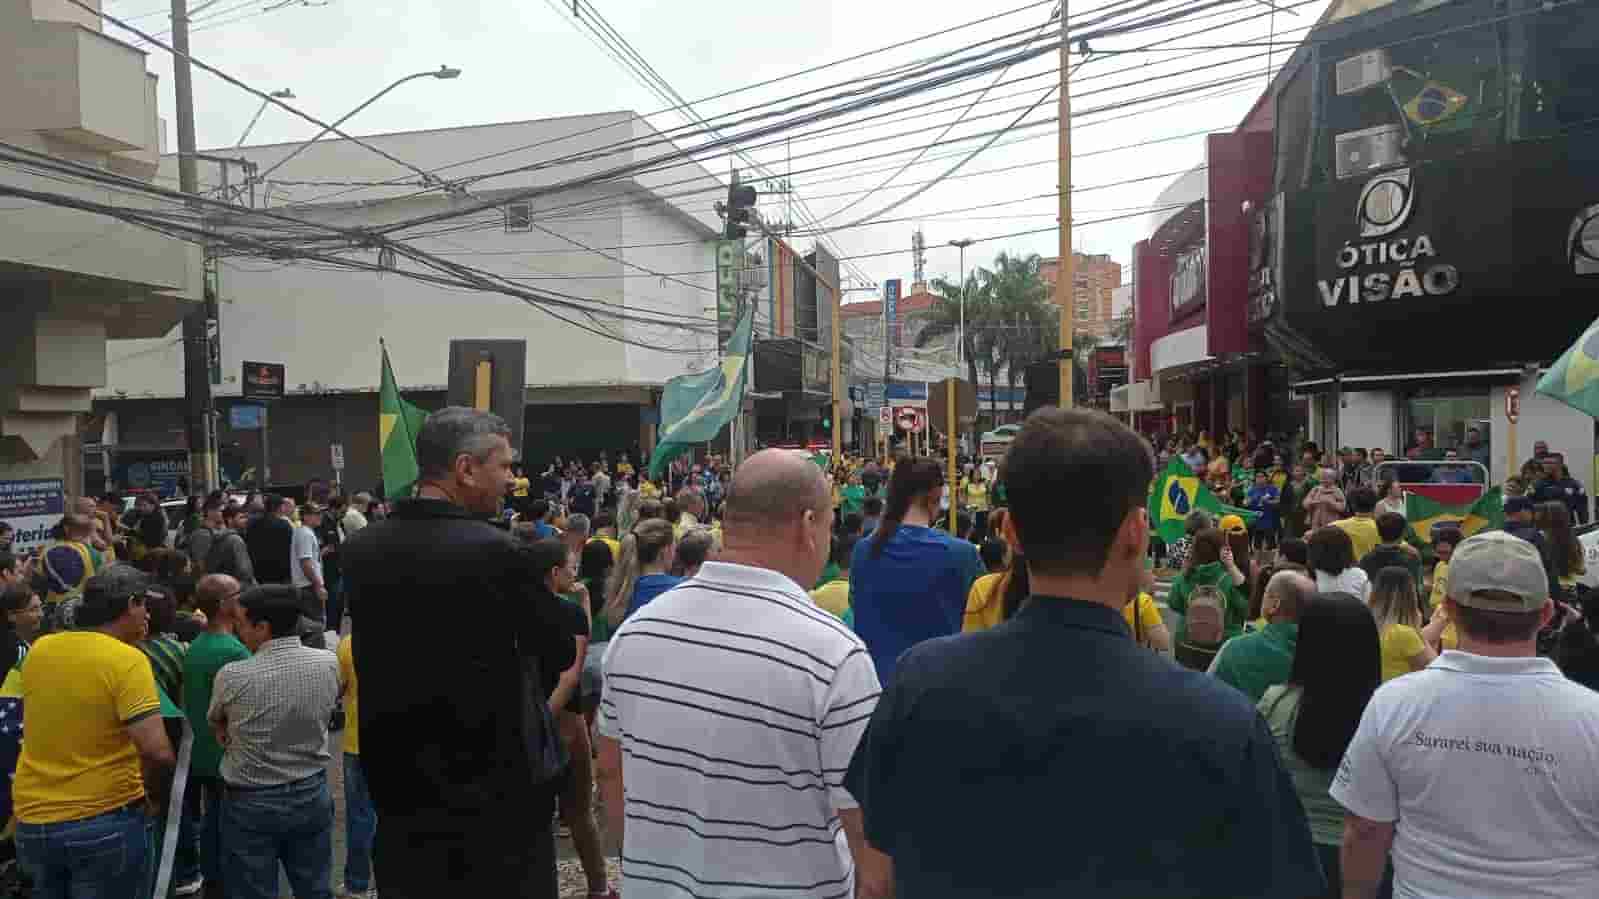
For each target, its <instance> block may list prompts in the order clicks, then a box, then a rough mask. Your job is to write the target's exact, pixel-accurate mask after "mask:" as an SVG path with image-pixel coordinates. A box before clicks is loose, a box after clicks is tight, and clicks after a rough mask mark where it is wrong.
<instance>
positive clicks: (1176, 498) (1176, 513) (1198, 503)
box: [1149, 458, 1257, 543]
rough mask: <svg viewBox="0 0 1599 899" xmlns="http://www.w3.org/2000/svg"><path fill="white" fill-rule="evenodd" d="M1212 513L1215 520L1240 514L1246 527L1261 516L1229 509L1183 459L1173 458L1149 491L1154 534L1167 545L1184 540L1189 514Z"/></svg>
mask: <svg viewBox="0 0 1599 899" xmlns="http://www.w3.org/2000/svg"><path fill="white" fill-rule="evenodd" d="M1196 509H1198V510H1200V511H1202V512H1209V513H1210V515H1211V517H1212V518H1221V517H1222V516H1223V515H1237V516H1239V517H1240V518H1242V519H1244V522H1245V523H1246V524H1248V523H1250V522H1253V521H1254V520H1255V518H1256V517H1257V516H1256V514H1255V513H1254V512H1251V511H1250V510H1248V509H1240V508H1238V507H1237V506H1229V505H1227V504H1226V503H1224V502H1222V501H1221V500H1220V499H1218V498H1217V497H1216V494H1214V493H1212V492H1210V488H1209V487H1206V486H1205V482H1204V481H1202V480H1200V479H1199V477H1198V476H1197V475H1195V474H1194V472H1193V469H1190V468H1189V467H1188V465H1187V463H1185V462H1183V460H1182V459H1178V458H1173V459H1172V460H1171V463H1170V464H1168V465H1167V466H1166V470H1165V471H1163V472H1161V473H1160V475H1159V476H1157V477H1156V478H1155V482H1154V483H1153V484H1151V485H1150V490H1149V527H1150V532H1151V533H1153V534H1154V535H1155V536H1156V537H1159V538H1160V539H1162V540H1164V541H1165V542H1167V543H1175V542H1176V541H1178V540H1181V539H1182V538H1183V534H1184V532H1185V525H1186V519H1187V518H1188V513H1190V512H1192V511H1194V510H1196Z"/></svg>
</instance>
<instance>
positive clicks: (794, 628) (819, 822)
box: [599, 450, 892, 899]
mask: <svg viewBox="0 0 1599 899" xmlns="http://www.w3.org/2000/svg"><path fill="white" fill-rule="evenodd" d="M723 502H724V515H723V530H724V533H723V540H724V544H725V548H724V549H723V551H722V554H721V557H720V559H719V560H717V561H711V562H706V563H705V566H704V567H703V568H702V569H701V570H700V573H699V574H698V575H697V576H695V577H694V578H692V579H690V580H688V581H686V582H684V583H683V584H680V585H679V586H677V587H675V588H673V589H671V590H669V591H667V592H666V593H664V594H662V595H661V596H660V598H658V599H656V600H655V601H654V602H651V603H650V604H649V605H648V606H645V607H644V609H643V610H642V611H639V612H637V613H635V614H634V615H633V616H632V617H630V618H628V620H627V622H626V623H625V624H624V625H622V627H621V628H620V629H619V630H618V631H617V632H616V634H615V635H614V636H613V637H612V638H611V645H610V648H609V650H607V652H606V655H605V690H604V697H603V699H602V700H601V703H600V728H599V729H600V734H601V738H600V747H599V752H600V758H599V765H600V782H601V790H602V791H603V796H604V802H605V810H606V814H607V817H608V820H607V824H608V825H609V829H610V831H611V833H612V834H613V835H616V834H622V835H623V836H624V839H623V847H622V894H623V895H625V896H627V897H628V899H654V897H661V899H682V896H683V894H684V893H685V892H686V893H688V894H689V895H691V896H703V897H710V899H717V897H733V896H738V897H750V896H774V897H775V896H781V897H784V899H793V897H796V896H805V897H811V899H847V897H851V896H854V895H855V882H856V879H857V878H859V880H860V882H861V893H862V895H866V896H880V895H886V892H887V890H888V889H889V887H890V884H891V881H892V877H891V872H890V871H889V863H888V859H887V857H886V856H883V855H881V854H880V853H877V852H875V851H874V850H872V849H871V848H870V847H869V846H868V845H867V844H866V841H865V838H864V837H863V836H862V830H861V813H860V809H859V808H858V807H857V806H856V803H855V800H854V798H853V797H851V796H850V794H849V793H848V792H847V791H845V789H844V786H843V782H844V774H845V772H846V771H847V770H848V768H849V762H850V756H851V755H852V754H853V753H854V750H855V745H856V744H857V743H858V742H859V741H860V737H861V733H862V731H863V730H864V729H865V727H866V723H867V721H868V720H869V719H870V717H871V714H872V711H873V709H875V708H876V706H877V695H878V693H879V692H880V689H881V688H880V687H879V685H878V680H877V672H876V670H875V669H874V668H873V667H872V662H871V657H870V656H868V655H867V653H866V647H865V645H864V644H862V643H861V641H860V640H859V639H858V638H857V637H856V636H855V635H854V634H853V633H851V632H850V631H849V629H848V628H846V627H844V625H843V624H842V623H841V622H839V621H838V619H836V618H834V617H833V616H832V615H830V614H828V613H827V612H825V611H822V610H821V609H818V608H817V607H816V606H815V604H814V603H812V602H811V600H810V597H809V596H808V595H807V594H806V592H805V590H804V589H803V588H802V587H801V585H802V584H812V583H815V581H816V579H817V577H818V576H820V574H821V571H822V567H823V565H824V564H825V563H826V561H827V558H828V550H829V548H830V545H831V540H830V537H831V530H832V522H833V513H832V503H831V498H830V496H829V491H828V489H827V482H826V479H825V477H824V476H823V474H822V472H821V470H820V469H818V468H817V467H816V465H815V464H814V463H812V462H811V461H810V460H809V459H806V458H805V457H803V456H799V455H797V454H794V453H791V452H787V451H784V450H766V451H764V452H760V453H757V454H755V455H754V456H751V457H750V458H749V459H748V460H746V461H745V462H744V464H743V465H741V466H739V469H738V471H737V472H736V473H735V474H734V475H733V482H732V485H731V486H730V487H729V488H728V492H727V496H726V498H725V499H724V501H723ZM624 781H625V783H626V790H625V799H624V790H623V783H624ZM624 818H625V820H624ZM624 828H625V833H624Z"/></svg>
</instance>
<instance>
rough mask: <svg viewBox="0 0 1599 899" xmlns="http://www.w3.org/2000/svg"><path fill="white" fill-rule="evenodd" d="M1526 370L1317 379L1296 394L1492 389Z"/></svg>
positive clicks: (1299, 384)
mask: <svg viewBox="0 0 1599 899" xmlns="http://www.w3.org/2000/svg"><path fill="white" fill-rule="evenodd" d="M1524 371H1525V370H1524V369H1520V368H1474V369H1463V370H1461V371H1417V372H1394V373H1389V374H1380V375H1344V376H1343V377H1342V378H1315V379H1312V380H1309V381H1297V382H1295V383H1294V385H1293V388H1294V392H1295V393H1297V394H1299V395H1300V396H1306V395H1310V394H1316V393H1331V392H1333V390H1335V389H1336V388H1337V387H1338V385H1339V384H1340V383H1342V385H1343V389H1344V390H1345V391H1347V392H1349V393H1358V392H1361V391H1368V390H1403V389H1406V388H1415V387H1422V386H1425V385H1427V384H1428V383H1429V382H1432V383H1442V384H1447V385H1448V386H1450V387H1474V386H1482V387H1492V386H1494V385H1497V384H1513V383H1516V382H1518V381H1520V380H1521V377H1522V374H1523V373H1524Z"/></svg>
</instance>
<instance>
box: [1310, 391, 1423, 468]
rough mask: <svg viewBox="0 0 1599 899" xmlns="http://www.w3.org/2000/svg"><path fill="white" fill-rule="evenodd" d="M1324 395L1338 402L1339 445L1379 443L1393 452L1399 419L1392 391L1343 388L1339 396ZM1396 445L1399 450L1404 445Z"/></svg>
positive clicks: (1375, 444) (1378, 444) (1366, 445)
mask: <svg viewBox="0 0 1599 899" xmlns="http://www.w3.org/2000/svg"><path fill="white" fill-rule="evenodd" d="M1327 399H1328V401H1332V402H1338V404H1339V408H1338V446H1358V447H1364V448H1366V449H1371V448H1372V447H1381V448H1382V449H1384V450H1386V451H1387V452H1388V453H1389V454H1390V455H1393V454H1394V453H1395V452H1396V448H1395V446H1394V435H1395V434H1396V433H1398V427H1399V419H1398V418H1397V415H1398V401H1397V399H1396V398H1395V396H1394V394H1392V393H1390V392H1388V391H1386V390H1382V391H1370V392H1366V393H1356V392H1345V393H1344V394H1343V396H1342V397H1339V396H1337V395H1336V394H1333V395H1329V396H1328V397H1327ZM1332 448H1333V449H1337V447H1332ZM1397 449H1398V450H1399V451H1402V450H1403V449H1404V447H1398V448H1397Z"/></svg>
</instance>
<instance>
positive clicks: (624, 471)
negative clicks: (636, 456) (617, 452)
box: [616, 462, 633, 478]
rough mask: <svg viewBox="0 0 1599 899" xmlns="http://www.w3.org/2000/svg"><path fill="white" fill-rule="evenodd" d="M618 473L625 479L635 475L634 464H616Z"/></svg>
mask: <svg viewBox="0 0 1599 899" xmlns="http://www.w3.org/2000/svg"><path fill="white" fill-rule="evenodd" d="M616 473H617V474H618V475H620V476H621V477H624V478H625V477H628V476H630V475H632V474H633V463H631V462H618V463H616Z"/></svg>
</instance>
